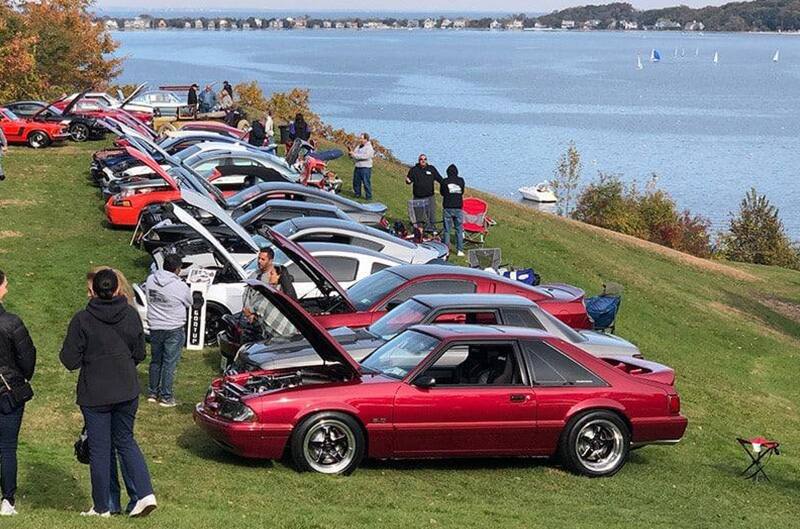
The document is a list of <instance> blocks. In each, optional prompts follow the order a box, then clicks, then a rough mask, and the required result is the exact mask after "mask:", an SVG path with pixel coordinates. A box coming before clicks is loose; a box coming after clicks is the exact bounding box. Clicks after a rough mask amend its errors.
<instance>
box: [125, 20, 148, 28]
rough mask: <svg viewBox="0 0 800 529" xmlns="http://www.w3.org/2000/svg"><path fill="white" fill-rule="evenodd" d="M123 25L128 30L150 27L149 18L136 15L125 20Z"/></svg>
mask: <svg viewBox="0 0 800 529" xmlns="http://www.w3.org/2000/svg"><path fill="white" fill-rule="evenodd" d="M123 27H124V28H125V29H128V30H138V29H150V19H149V18H143V17H136V18H134V19H133V20H125V21H124V22H123Z"/></svg>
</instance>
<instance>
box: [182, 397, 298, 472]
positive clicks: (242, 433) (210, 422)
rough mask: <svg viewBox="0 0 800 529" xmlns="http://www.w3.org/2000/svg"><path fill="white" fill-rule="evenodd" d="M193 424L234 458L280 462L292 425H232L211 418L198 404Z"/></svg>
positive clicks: (202, 406) (214, 417) (213, 416)
mask: <svg viewBox="0 0 800 529" xmlns="http://www.w3.org/2000/svg"><path fill="white" fill-rule="evenodd" d="M194 422H195V423H196V424H197V425H198V426H199V427H200V428H201V429H202V430H203V431H205V432H206V434H208V436H209V437H211V438H212V439H213V440H214V441H215V442H216V443H217V444H218V445H220V446H221V447H223V448H225V449H226V450H228V451H230V452H233V453H234V454H236V455H240V456H243V457H253V458H261V459H280V458H281V457H282V456H283V451H284V449H285V448H286V443H287V441H288V440H289V436H290V435H291V433H292V426H291V425H290V424H287V425H271V424H270V425H266V424H260V423H236V422H232V421H228V420H225V419H220V418H219V417H217V416H215V415H213V414H212V413H210V412H209V411H208V410H206V408H205V406H204V405H203V404H202V403H199V404H197V406H195V409H194Z"/></svg>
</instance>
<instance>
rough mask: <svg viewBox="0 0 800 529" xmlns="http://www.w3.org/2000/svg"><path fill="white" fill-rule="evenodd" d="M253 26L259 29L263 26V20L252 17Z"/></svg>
mask: <svg viewBox="0 0 800 529" xmlns="http://www.w3.org/2000/svg"><path fill="white" fill-rule="evenodd" d="M253 26H254V27H255V28H258V29H261V28H263V27H264V21H263V20H261V19H260V18H254V19H253Z"/></svg>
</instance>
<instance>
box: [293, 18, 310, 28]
mask: <svg viewBox="0 0 800 529" xmlns="http://www.w3.org/2000/svg"><path fill="white" fill-rule="evenodd" d="M307 27H308V19H307V18H306V17H300V18H298V19H297V20H295V21H294V29H306V28H307Z"/></svg>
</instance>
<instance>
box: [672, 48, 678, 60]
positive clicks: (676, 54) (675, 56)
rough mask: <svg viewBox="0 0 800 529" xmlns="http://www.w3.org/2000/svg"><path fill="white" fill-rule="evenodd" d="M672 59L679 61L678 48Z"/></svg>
mask: <svg viewBox="0 0 800 529" xmlns="http://www.w3.org/2000/svg"><path fill="white" fill-rule="evenodd" d="M672 58H673V59H677V58H678V48H675V53H673V54H672Z"/></svg>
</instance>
